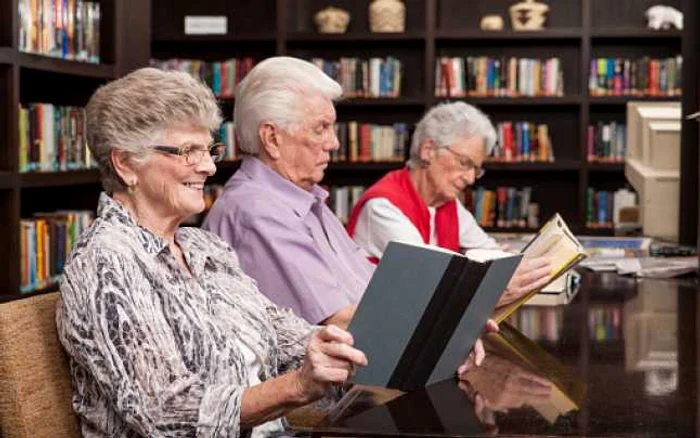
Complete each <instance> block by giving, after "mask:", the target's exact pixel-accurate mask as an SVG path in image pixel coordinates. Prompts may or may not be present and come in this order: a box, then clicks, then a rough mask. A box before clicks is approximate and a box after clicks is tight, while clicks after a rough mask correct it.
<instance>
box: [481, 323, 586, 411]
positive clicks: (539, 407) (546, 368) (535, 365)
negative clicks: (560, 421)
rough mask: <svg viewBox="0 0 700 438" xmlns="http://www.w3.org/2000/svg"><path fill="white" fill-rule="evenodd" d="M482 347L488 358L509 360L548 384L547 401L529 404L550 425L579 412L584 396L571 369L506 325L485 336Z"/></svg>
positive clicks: (580, 384) (580, 385)
mask: <svg viewBox="0 0 700 438" xmlns="http://www.w3.org/2000/svg"><path fill="white" fill-rule="evenodd" d="M484 346H485V348H486V351H487V355H488V354H495V355H498V356H500V357H503V358H504V359H508V360H510V361H512V362H514V363H516V364H518V365H519V366H521V367H523V368H525V369H526V370H528V371H530V372H532V373H535V374H537V375H540V376H542V377H544V378H546V379H547V380H549V381H550V383H551V384H552V392H551V395H550V397H549V399H548V400H546V401H541V402H539V403H537V404H533V405H532V407H533V408H534V409H535V410H536V411H537V412H538V413H539V414H540V415H542V417H544V418H545V419H546V420H547V421H549V422H550V423H554V422H555V421H556V420H557V418H558V417H559V416H560V415H563V414H566V413H567V412H570V411H572V410H578V409H579V407H580V405H581V403H582V401H583V397H584V394H585V387H584V385H583V383H582V381H581V380H579V379H578V378H576V376H575V374H574V372H573V371H572V370H571V369H569V368H568V367H566V366H565V365H563V364H562V363H561V362H559V361H558V360H557V359H556V358H554V357H553V356H552V355H550V354H549V353H547V351H545V350H544V349H543V348H542V347H540V346H539V345H538V344H537V343H536V342H533V341H532V340H530V339H529V338H528V337H527V336H525V335H524V334H522V333H520V332H519V331H518V330H517V329H515V328H514V327H512V326H510V325H509V324H508V323H507V322H506V323H503V324H501V325H500V332H498V333H487V334H486V335H484Z"/></svg>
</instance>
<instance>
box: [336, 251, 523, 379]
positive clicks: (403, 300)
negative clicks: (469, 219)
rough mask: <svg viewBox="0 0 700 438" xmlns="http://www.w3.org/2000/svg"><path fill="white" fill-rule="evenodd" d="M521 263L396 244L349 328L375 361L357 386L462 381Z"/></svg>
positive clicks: (362, 373)
mask: <svg viewBox="0 0 700 438" xmlns="http://www.w3.org/2000/svg"><path fill="white" fill-rule="evenodd" d="M521 258H522V256H521V255H511V256H510V257H507V258H502V259H498V260H490V261H486V262H477V261H474V260H470V259H469V258H467V257H466V256H464V255H462V254H459V253H455V252H452V251H448V250H445V249H442V248H438V247H430V246H417V245H408V244H404V243H399V242H391V243H390V244H389V246H388V247H387V250H386V251H385V252H384V255H383V256H382V259H381V262H380V263H379V265H378V266H377V269H376V270H375V272H374V274H373V276H372V279H371V280H370V282H369V285H368V286H367V289H366V290H365V293H364V295H363V296H362V300H361V301H360V303H359V304H358V307H357V310H356V311H355V315H354V316H353V319H352V321H351V322H350V326H349V327H348V331H350V333H352V335H353V337H354V340H355V347H357V348H359V349H360V350H362V351H364V352H365V354H366V355H367V359H368V361H369V363H368V365H367V366H366V367H362V368H360V369H358V370H357V373H356V374H355V375H354V377H353V379H352V382H353V383H356V384H362V385H375V386H385V387H388V388H394V389H400V390H402V391H410V390H414V389H418V388H421V387H423V386H426V385H429V384H432V383H435V382H439V381H441V380H445V379H449V378H452V377H454V375H455V372H456V370H457V367H458V366H459V365H460V364H461V363H463V362H464V360H465V359H466V358H467V356H468V354H469V351H470V350H471V348H472V346H473V345H474V342H475V341H476V339H477V338H478V337H479V335H480V334H481V332H482V330H483V328H484V325H485V324H486V320H487V319H488V317H489V315H491V314H492V312H493V309H494V307H495V306H496V302H497V301H498V299H499V297H500V296H501V294H502V293H503V290H504V289H505V287H506V285H507V284H508V281H509V280H510V278H511V277H512V275H513V272H514V271H515V269H516V267H517V266H518V263H519V262H520V259H521Z"/></svg>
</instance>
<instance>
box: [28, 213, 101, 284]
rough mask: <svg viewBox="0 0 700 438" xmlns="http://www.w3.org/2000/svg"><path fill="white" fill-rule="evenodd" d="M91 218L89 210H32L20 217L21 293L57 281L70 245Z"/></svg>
mask: <svg viewBox="0 0 700 438" xmlns="http://www.w3.org/2000/svg"><path fill="white" fill-rule="evenodd" d="M91 221H92V212H91V211H82V210H77V211H58V212H55V213H36V214H35V215H34V218H33V219H22V220H20V255H21V261H20V272H21V274H20V275H21V285H20V291H21V292H22V293H27V292H31V291H33V290H37V289H43V288H46V287H49V286H51V285H53V284H55V283H56V282H57V281H58V278H59V276H60V275H61V272H63V265H64V264H65V262H66V260H67V259H68V255H69V254H70V251H71V249H72V248H73V245H75V242H76V241H77V239H78V236H80V233H82V231H83V230H85V229H86V228H87V227H88V225H90V222H91Z"/></svg>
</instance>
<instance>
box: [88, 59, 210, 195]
mask: <svg viewBox="0 0 700 438" xmlns="http://www.w3.org/2000/svg"><path fill="white" fill-rule="evenodd" d="M220 124H221V113H220V111H219V107H218V105H217V103H216V98H215V97H214V93H212V91H211V90H210V89H209V88H208V87H207V86H206V85H205V84H203V83H202V82H201V81H199V80H198V79H195V78H193V77H192V76H190V75H188V74H187V73H184V72H176V71H161V70H156V69H155V68H142V69H139V70H135V71H133V72H131V73H129V74H128V75H126V76H124V77H122V78H120V79H117V80H115V81H112V82H110V83H108V84H107V85H104V86H102V87H100V88H98V89H97V91H95V92H94V93H93V95H92V96H91V97H90V101H89V102H88V104H87V106H86V107H85V126H86V136H87V144H88V147H89V148H90V152H91V153H92V155H93V157H94V158H95V160H96V161H97V163H98V164H99V166H100V171H101V174H102V186H103V187H104V189H105V191H107V192H108V193H114V192H119V191H124V190H126V186H125V185H124V182H123V181H122V180H121V178H120V177H119V175H118V174H117V172H116V170H115V169H114V166H113V165H112V159H111V158H110V153H111V151H112V149H116V150H119V151H124V152H128V153H129V154H130V155H131V156H132V159H134V160H135V161H138V162H146V161H147V160H148V157H149V155H148V154H149V151H150V149H149V148H148V146H151V145H154V144H158V142H160V141H161V140H162V137H163V136H164V135H165V132H166V130H167V129H168V128H170V127H172V126H177V125H194V126H197V127H202V128H206V129H208V130H209V131H210V132H214V131H215V130H216V129H217V128H218V127H219V125H220Z"/></svg>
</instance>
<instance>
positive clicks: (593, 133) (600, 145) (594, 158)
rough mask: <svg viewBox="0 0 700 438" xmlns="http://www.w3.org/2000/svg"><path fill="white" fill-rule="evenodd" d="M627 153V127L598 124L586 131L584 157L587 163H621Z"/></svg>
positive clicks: (622, 124) (615, 123) (590, 126)
mask: <svg viewBox="0 0 700 438" xmlns="http://www.w3.org/2000/svg"><path fill="white" fill-rule="evenodd" d="M626 152H627V125H625V124H624V123H617V122H610V123H603V122H598V123H597V124H596V125H588V128H587V130H586V157H587V160H588V161H589V162H603V163H621V162H624V161H625V153H626Z"/></svg>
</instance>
